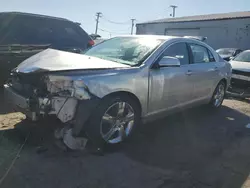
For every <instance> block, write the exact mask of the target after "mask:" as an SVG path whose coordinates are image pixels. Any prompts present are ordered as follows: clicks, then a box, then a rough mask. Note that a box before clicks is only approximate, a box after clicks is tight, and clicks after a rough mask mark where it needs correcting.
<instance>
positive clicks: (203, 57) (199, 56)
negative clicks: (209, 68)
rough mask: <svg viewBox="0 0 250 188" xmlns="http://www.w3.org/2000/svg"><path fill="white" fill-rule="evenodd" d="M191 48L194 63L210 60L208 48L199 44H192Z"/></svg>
mask: <svg viewBox="0 0 250 188" xmlns="http://www.w3.org/2000/svg"><path fill="white" fill-rule="evenodd" d="M190 48H191V51H192V54H193V63H209V62H210V57H209V53H208V50H207V48H205V47H203V46H200V45H197V44H190Z"/></svg>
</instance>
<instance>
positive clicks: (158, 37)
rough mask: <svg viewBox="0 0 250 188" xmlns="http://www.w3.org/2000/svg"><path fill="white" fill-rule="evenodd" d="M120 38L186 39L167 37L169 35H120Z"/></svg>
mask: <svg viewBox="0 0 250 188" xmlns="http://www.w3.org/2000/svg"><path fill="white" fill-rule="evenodd" d="M118 37H131V38H132V37H142V38H154V39H163V40H169V39H174V38H184V37H177V36H167V35H119V36H118Z"/></svg>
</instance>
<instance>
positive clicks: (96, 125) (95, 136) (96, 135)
mask: <svg viewBox="0 0 250 188" xmlns="http://www.w3.org/2000/svg"><path fill="white" fill-rule="evenodd" d="M117 102H126V103H127V104H129V105H130V106H131V107H132V108H133V111H134V125H133V126H132V128H131V131H130V134H129V135H128V136H127V137H126V138H125V139H124V140H123V141H125V140H127V139H129V138H130V137H131V136H132V135H133V133H134V132H135V129H136V127H137V126H138V125H139V123H140V114H141V112H140V108H139V105H138V104H137V103H136V102H135V101H134V100H133V99H132V98H131V97H129V96H127V95H111V96H108V97H105V98H104V99H102V101H101V102H100V104H99V105H98V107H97V108H96V110H94V113H93V114H92V115H91V117H90V119H89V121H88V125H87V127H86V135H87V137H88V138H89V139H90V141H91V142H92V143H93V144H94V145H95V146H97V147H99V148H102V147H103V146H104V145H106V144H109V145H116V144H119V143H116V144H110V143H108V142H107V141H106V140H104V139H103V137H102V135H101V133H100V130H101V122H102V117H103V115H104V114H105V112H106V111H107V109H108V108H109V107H110V106H112V105H113V104H115V103H117ZM123 141H122V142H123ZM120 143H121V142H120Z"/></svg>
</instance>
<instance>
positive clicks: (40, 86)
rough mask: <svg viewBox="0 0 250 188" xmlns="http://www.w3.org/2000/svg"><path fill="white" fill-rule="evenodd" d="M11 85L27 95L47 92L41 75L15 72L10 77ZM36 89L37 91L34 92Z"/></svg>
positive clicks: (40, 94)
mask: <svg viewBox="0 0 250 188" xmlns="http://www.w3.org/2000/svg"><path fill="white" fill-rule="evenodd" d="M9 84H10V85H11V87H12V88H13V89H14V90H15V91H17V92H18V93H20V94H22V95H23V96H26V97H32V96H34V95H37V96H43V95H45V94H46V87H45V84H44V82H43V79H42V76H41V75H36V74H33V75H25V74H18V73H14V74H12V75H11V77H10V79H9ZM34 91H36V93H34Z"/></svg>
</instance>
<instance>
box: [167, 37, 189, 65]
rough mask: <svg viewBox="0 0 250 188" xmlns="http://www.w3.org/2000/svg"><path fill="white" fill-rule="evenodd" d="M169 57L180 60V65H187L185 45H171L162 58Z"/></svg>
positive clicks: (187, 57) (187, 58) (182, 43)
mask: <svg viewBox="0 0 250 188" xmlns="http://www.w3.org/2000/svg"><path fill="white" fill-rule="evenodd" d="M165 56H170V57H175V58H178V59H179V60H180V63H181V65H186V64H189V55H188V49H187V45H186V43H184V42H180V43H176V44H173V45H171V46H170V47H168V48H167V49H166V51H165V52H164V53H163V57H165Z"/></svg>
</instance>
